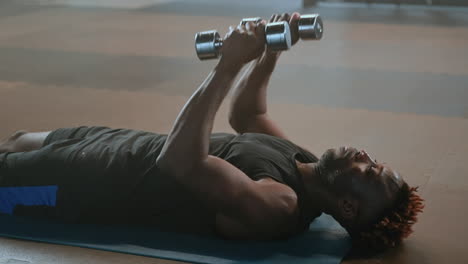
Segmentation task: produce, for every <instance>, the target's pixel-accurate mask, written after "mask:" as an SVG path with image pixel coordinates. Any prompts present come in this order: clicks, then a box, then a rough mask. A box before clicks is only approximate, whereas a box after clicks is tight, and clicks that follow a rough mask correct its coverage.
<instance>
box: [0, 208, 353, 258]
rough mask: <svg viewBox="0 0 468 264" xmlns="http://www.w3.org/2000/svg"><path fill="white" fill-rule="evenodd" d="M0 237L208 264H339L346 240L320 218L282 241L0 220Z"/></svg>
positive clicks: (324, 217)
mask: <svg viewBox="0 0 468 264" xmlns="http://www.w3.org/2000/svg"><path fill="white" fill-rule="evenodd" d="M0 236H4V237H10V238H17V239H25V240H32V241H38V242H46V243H54V244H62V245H69V246H78V247H84V248H92V249H100V250H107V251H113V252H120V253H129V254H135V255H141V256H147V257H157V258H164V259H170V260H181V261H190V262H193V263H207V264H234V263H238V264H242V263H245V264H247V263H252V264H255V263H257V264H260V263H265V264H266V263H297V264H301V263H303V264H306V263H327V264H336V263H340V261H341V259H342V258H343V257H344V256H345V254H346V253H347V251H348V250H349V249H350V245H351V243H350V238H349V237H348V235H347V233H346V231H345V230H344V229H343V228H342V227H340V226H339V225H338V224H337V223H336V222H335V221H334V220H333V218H332V217H330V216H328V215H322V216H321V217H319V218H317V219H316V220H315V221H314V222H313V224H312V225H311V227H310V229H309V231H308V232H306V233H305V234H303V235H299V236H296V237H294V238H291V239H288V240H285V241H271V242H232V241H225V240H220V239H215V238H207V237H196V236H190V235H187V234H175V233H165V232H160V231H157V230H151V229H149V228H136V227H116V226H113V227H109V226H92V225H65V224H59V223H48V222H41V221H33V220H31V219H20V218H15V217H11V216H6V215H3V216H0Z"/></svg>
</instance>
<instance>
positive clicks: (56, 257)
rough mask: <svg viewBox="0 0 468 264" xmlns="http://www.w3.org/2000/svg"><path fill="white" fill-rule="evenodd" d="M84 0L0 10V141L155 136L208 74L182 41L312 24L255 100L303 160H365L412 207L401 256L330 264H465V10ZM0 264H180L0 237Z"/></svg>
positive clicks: (26, 1) (207, 66) (277, 1)
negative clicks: (398, 179)
mask: <svg viewBox="0 0 468 264" xmlns="http://www.w3.org/2000/svg"><path fill="white" fill-rule="evenodd" d="M94 2H97V1H89V0H73V1H66V0H22V1H14V0H7V1H2V2H1V3H0V124H1V125H0V137H7V136H8V135H10V134H11V133H13V132H14V131H15V130H19V129H26V130H29V131H44V130H52V129H55V128H58V127H72V126H78V125H107V126H111V127H125V128H134V129H142V130H149V131H155V132H160V133H167V132H168V131H169V129H170V128H171V126H172V123H173V121H174V119H175V117H176V115H177V114H178V111H179V110H180V109H181V107H182V106H183V104H184V103H185V101H186V100H187V99H188V97H189V96H190V95H191V93H192V92H194V91H195V89H196V88H197V86H198V85H199V84H200V83H201V81H202V80H203V79H204V77H205V76H206V75H207V74H208V72H209V71H210V70H211V68H212V67H213V66H214V65H215V63H216V62H214V61H205V62H200V61H198V60H197V58H196V56H195V54H194V47H193V45H194V44H193V37H194V33H195V32H198V31H202V30H209V29H218V30H219V31H220V32H221V33H222V35H223V34H224V33H225V32H226V29H227V27H228V25H233V24H237V23H238V22H239V20H240V19H241V18H242V17H250V16H263V17H269V16H270V15H271V13H273V12H293V11H299V12H301V13H312V12H318V13H321V14H322V16H323V19H324V24H325V34H324V39H322V40H321V41H320V42H305V41H304V42H300V43H298V44H297V45H296V46H295V47H294V48H293V49H292V50H291V51H288V52H286V53H284V54H283V56H282V59H281V61H280V64H279V65H278V68H277V71H276V73H275V74H274V77H273V79H272V81H271V87H270V90H269V94H268V97H269V100H270V101H269V102H270V105H269V112H270V114H271V116H272V117H273V118H274V119H275V120H276V121H277V122H278V123H279V124H280V126H282V127H283V129H284V130H285V131H286V133H287V134H288V135H289V137H290V138H292V139H293V140H294V141H295V143H297V144H299V145H302V146H304V147H306V148H308V149H309V150H311V151H312V152H314V153H316V154H321V153H322V152H323V151H324V150H326V149H327V148H330V147H336V146H341V145H350V146H355V147H358V148H364V149H367V150H368V152H369V153H371V154H373V155H374V156H376V157H377V158H378V159H379V160H383V161H386V162H387V163H388V164H390V165H392V166H393V167H395V168H397V169H398V170H399V171H400V172H401V173H402V175H404V177H405V178H406V180H407V181H408V182H409V183H410V184H411V185H419V186H420V190H421V193H422V195H423V197H424V198H425V199H426V209H425V212H424V214H422V215H421V217H420V221H419V222H418V223H417V224H416V225H415V230H416V231H415V233H414V235H413V236H411V237H410V238H409V239H408V240H407V241H406V243H404V245H403V246H402V247H399V248H397V249H394V250H390V251H388V252H386V253H384V254H382V255H378V256H375V257H372V258H371V259H357V260H352V259H351V260H350V259H348V260H345V261H344V263H423V264H425V263H442V262H446V263H468V256H467V254H466V249H467V247H466V245H465V240H466V238H467V237H468V228H466V226H465V224H466V222H465V217H467V216H468V195H467V193H468V179H467V178H466V177H467V176H468V166H467V165H468V157H467V155H466V153H467V152H468V140H467V139H466V135H468V120H467V118H468V9H466V8H456V7H451V8H447V7H424V6H404V5H403V6H400V7H399V8H398V7H396V6H393V5H377V4H375V5H362V4H352V5H351V4H336V3H332V4H321V5H319V6H318V7H316V8H302V1H300V0H290V1H281V0H257V1H249V0H237V1H227V0H134V1H125V0H105V1H98V2H99V6H97V4H96V3H94ZM228 100H229V98H227V100H226V102H227V101H228ZM227 110H228V108H227V103H224V104H223V105H222V107H221V109H220V111H219V113H218V115H217V118H216V121H215V126H214V131H216V132H217V131H224V132H233V130H232V129H231V128H230V127H229V124H228V122H227V112H228V111H227ZM312 122H314V125H312ZM463 135H465V136H463ZM0 263H9V264H12V263H23V264H24V263H33V264H36V263H48V264H59V263H67V264H68V263H70V264H72V263H73V264H75V263H96V264H105V263H142V264H150V263H180V262H173V261H166V260H158V259H153V258H145V257H139V256H132V255H125V254H117V253H110V252H103V251H96V250H88V249H81V248H74V247H67V246H57V245H49V244H41V243H33V242H25V241H19V240H12V239H0Z"/></svg>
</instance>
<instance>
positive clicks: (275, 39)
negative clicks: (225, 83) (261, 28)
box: [195, 21, 291, 60]
mask: <svg viewBox="0 0 468 264" xmlns="http://www.w3.org/2000/svg"><path fill="white" fill-rule="evenodd" d="M265 40H266V45H267V46H268V48H269V49H271V50H273V51H281V50H288V49H289V48H291V30H290V28H289V24H288V23H287V22H286V21H280V22H275V23H269V24H267V25H265ZM222 46H223V39H222V38H221V37H220V35H219V33H218V32H217V31H216V30H210V31H203V32H199V33H197V34H195V50H196V52H197V56H198V58H199V59H200V60H209V59H216V58H218V57H219V55H220V54H219V51H220V49H221V47H222Z"/></svg>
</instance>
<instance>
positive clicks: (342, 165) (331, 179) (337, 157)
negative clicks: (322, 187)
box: [318, 148, 357, 187]
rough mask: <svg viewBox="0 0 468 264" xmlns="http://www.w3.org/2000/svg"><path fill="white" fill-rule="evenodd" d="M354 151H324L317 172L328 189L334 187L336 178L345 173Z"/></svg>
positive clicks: (350, 149) (352, 149)
mask: <svg viewBox="0 0 468 264" xmlns="http://www.w3.org/2000/svg"><path fill="white" fill-rule="evenodd" d="M356 151H357V150H356V149H354V148H349V149H347V150H345V149H344V148H340V149H328V150H327V151H325V152H324V153H323V155H322V157H321V158H320V160H319V161H318V170H319V174H320V178H321V179H322V181H323V183H324V184H326V185H327V186H329V187H332V186H334V185H335V181H336V178H337V177H338V176H340V175H341V174H343V173H344V172H345V169H346V167H347V166H348V165H349V163H350V161H351V158H352V156H353V155H354V153H355V152H356Z"/></svg>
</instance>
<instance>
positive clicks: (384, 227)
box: [351, 182, 424, 250]
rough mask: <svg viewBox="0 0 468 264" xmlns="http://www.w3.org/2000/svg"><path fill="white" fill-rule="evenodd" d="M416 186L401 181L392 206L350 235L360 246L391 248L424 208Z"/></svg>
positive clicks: (377, 248) (410, 230)
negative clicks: (382, 214) (375, 221)
mask: <svg viewBox="0 0 468 264" xmlns="http://www.w3.org/2000/svg"><path fill="white" fill-rule="evenodd" d="M417 190H418V187H409V185H408V184H407V183H406V182H405V183H403V185H402V187H401V189H400V191H399V193H398V195H397V198H396V201H395V202H394V206H393V208H390V209H389V210H387V211H386V212H385V214H384V216H383V217H381V218H379V219H380V220H379V221H378V222H377V223H375V224H373V225H372V226H371V227H370V228H368V229H366V230H364V231H360V232H356V233H354V234H352V235H351V236H352V237H353V238H354V240H355V242H357V243H358V244H359V246H361V247H363V246H364V247H367V248H370V249H374V250H383V249H386V248H392V247H395V246H397V245H399V244H400V243H401V241H402V240H403V239H404V238H407V237H408V236H409V235H410V234H411V233H412V232H413V229H412V226H413V224H414V223H416V222H417V220H418V219H417V214H418V213H420V212H422V210H423V208H424V204H423V201H424V200H423V199H422V198H421V197H420V196H419V195H418V194H417V193H416V192H417Z"/></svg>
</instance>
